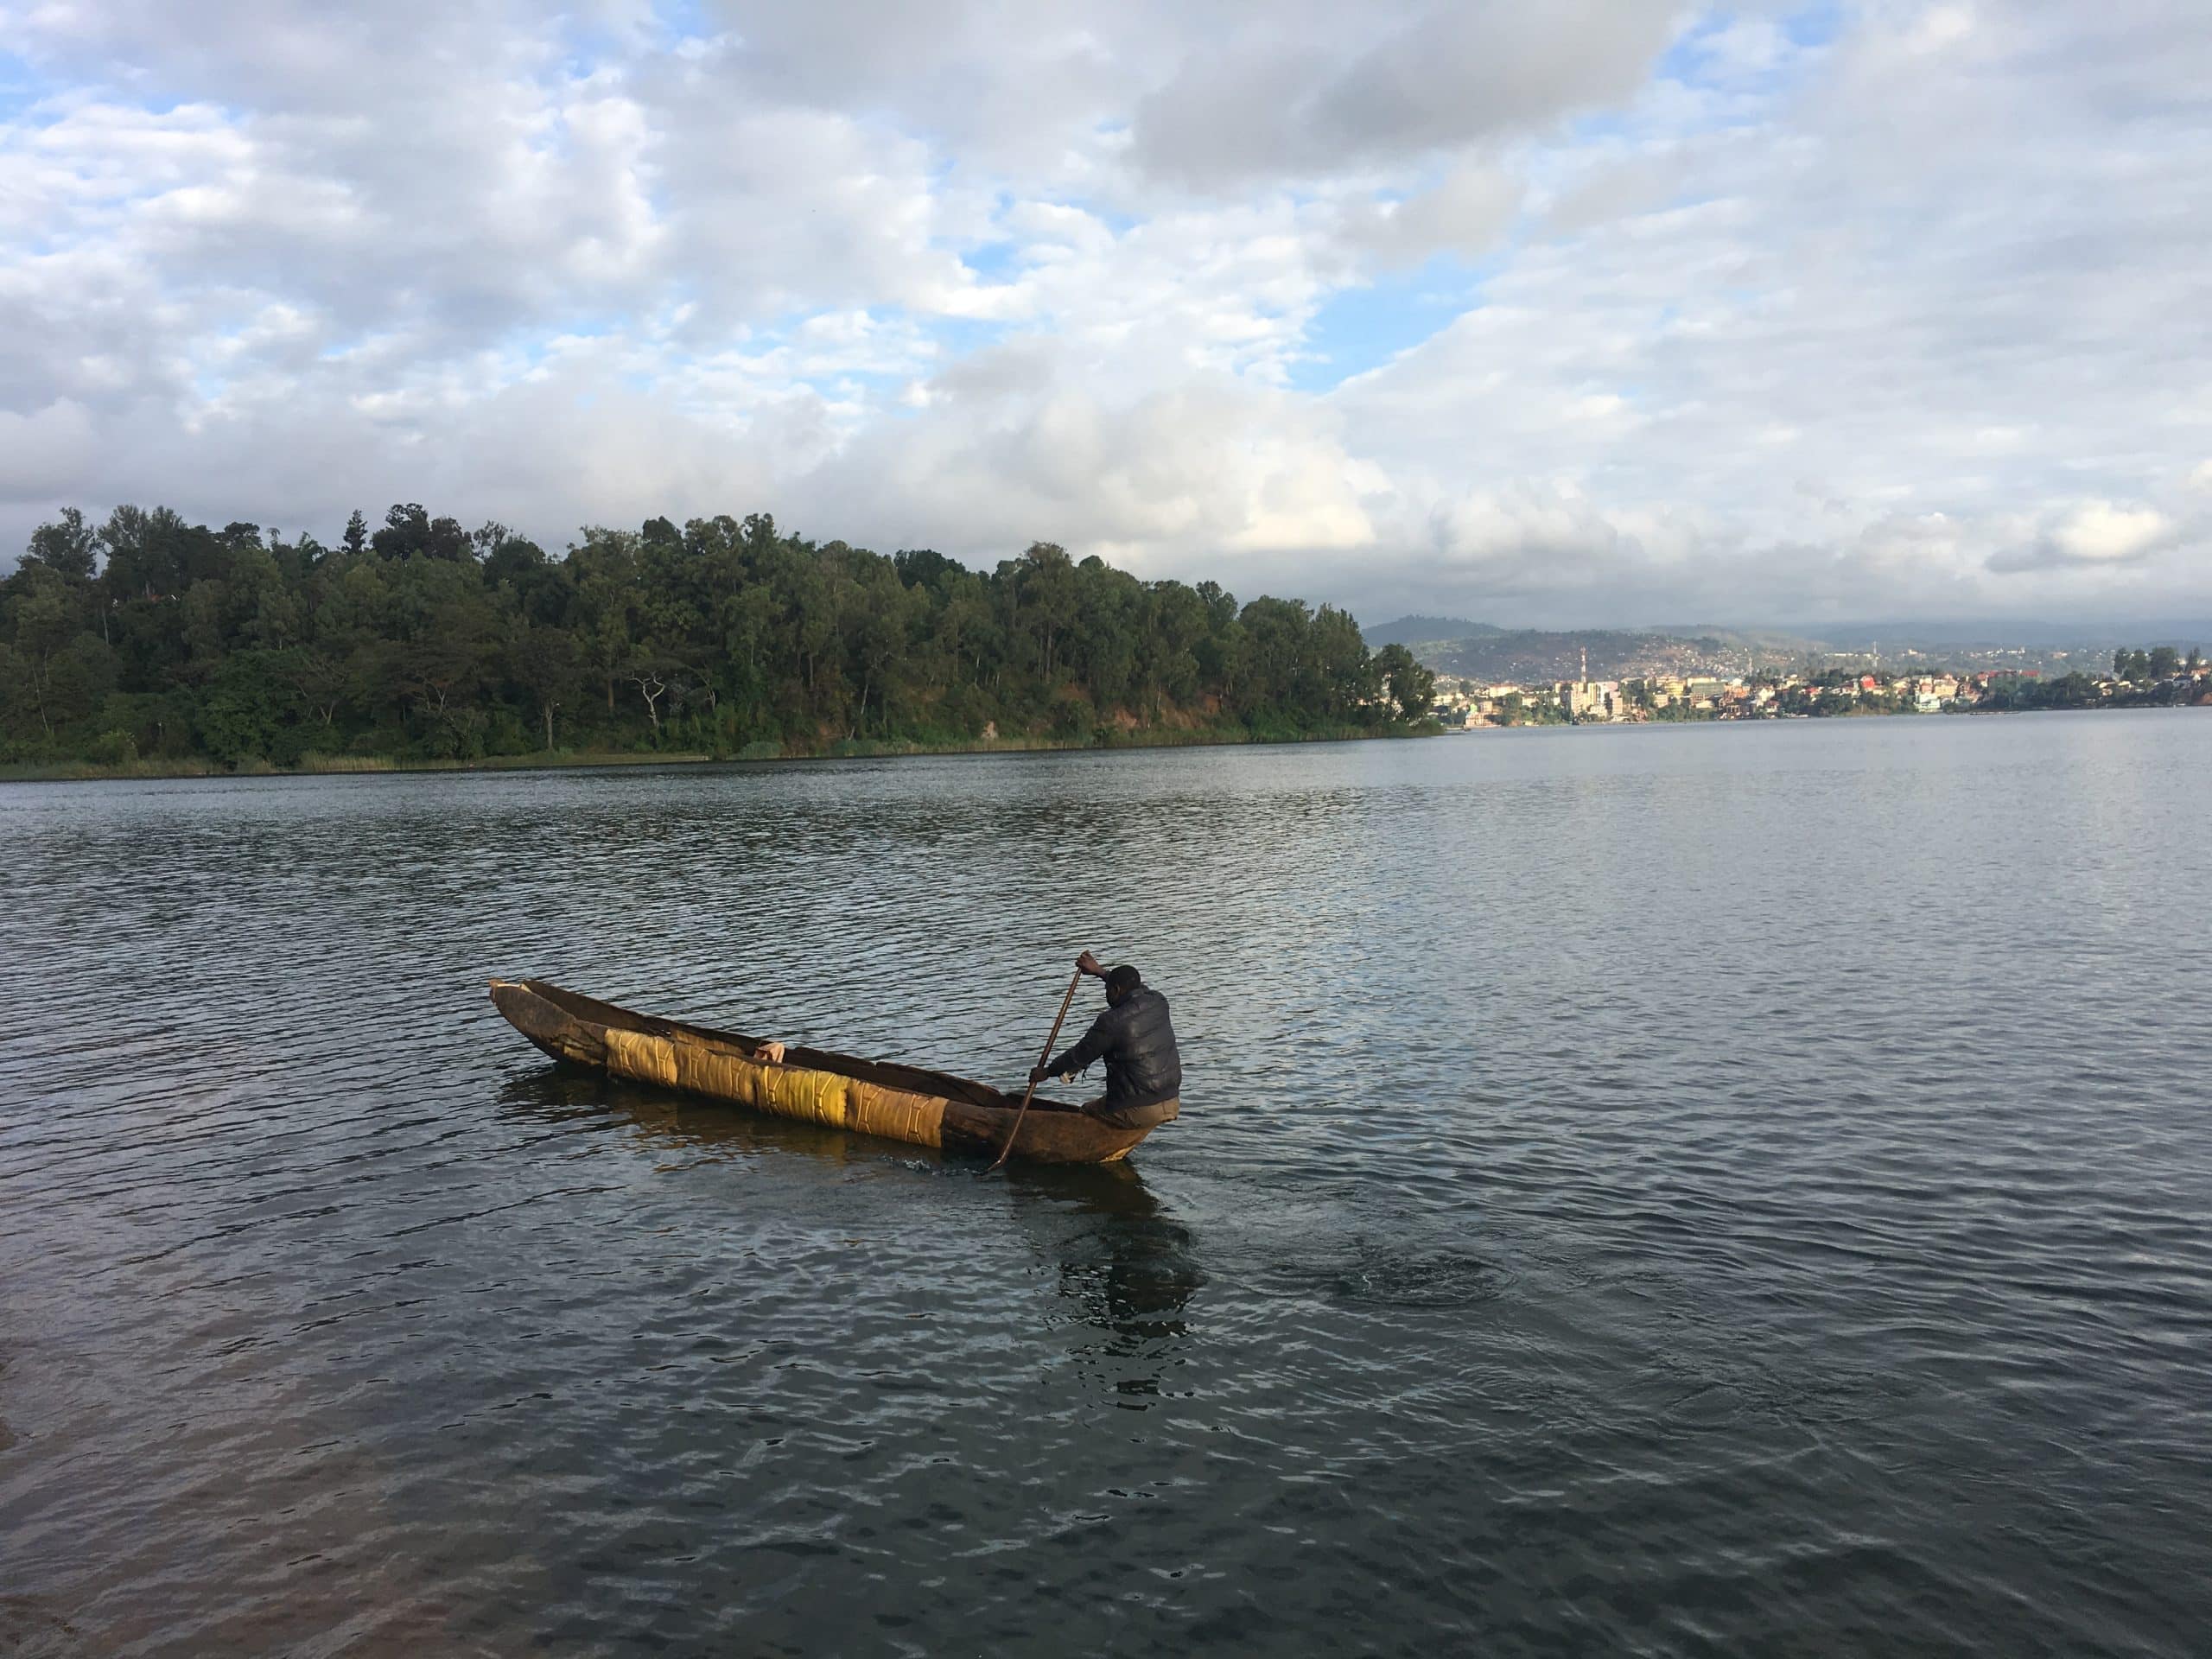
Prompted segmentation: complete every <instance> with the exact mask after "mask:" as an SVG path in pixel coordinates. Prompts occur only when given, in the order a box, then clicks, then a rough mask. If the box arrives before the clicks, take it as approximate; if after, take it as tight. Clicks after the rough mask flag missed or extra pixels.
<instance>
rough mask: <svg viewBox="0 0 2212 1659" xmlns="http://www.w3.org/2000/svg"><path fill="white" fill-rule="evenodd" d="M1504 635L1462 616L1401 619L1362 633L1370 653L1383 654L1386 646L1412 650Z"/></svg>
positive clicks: (1499, 630)
mask: <svg viewBox="0 0 2212 1659" xmlns="http://www.w3.org/2000/svg"><path fill="white" fill-rule="evenodd" d="M1503 632H1505V630H1504V629H1503V628H1498V627H1493V626H1491V624H1489V623H1487V622H1470V621H1468V620H1466V619H1465V617H1459V616H1402V617H1400V618H1399V619H1398V620H1396V621H1395V622H1385V623H1383V625H1382V626H1379V627H1372V628H1368V627H1363V628H1362V629H1360V633H1361V634H1362V635H1363V637H1364V638H1365V639H1366V640H1367V648H1368V649H1369V650H1370V651H1380V650H1382V649H1383V646H1385V645H1404V646H1405V647H1407V648H1408V650H1411V649H1412V648H1413V647H1414V646H1415V645H1444V644H1456V643H1458V642H1459V640H1462V639H1475V638H1477V637H1478V636H1479V635H1482V634H1486V633H1503Z"/></svg>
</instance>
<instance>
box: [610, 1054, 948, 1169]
mask: <svg viewBox="0 0 2212 1659" xmlns="http://www.w3.org/2000/svg"><path fill="white" fill-rule="evenodd" d="M606 1040H607V1070H608V1071H610V1072H612V1073H613V1075H614V1076H616V1077H631V1078H634V1079H635V1080H636V1081H638V1082H639V1083H650V1084H658V1085H659V1086H660V1087H661V1088H664V1089H681V1090H685V1091H687V1092H689V1093H690V1094H695V1095H705V1096H709V1098H711V1099H715V1100H726V1101H729V1102H732V1103H734V1104H736V1105H740V1106H750V1107H752V1108H753V1109H754V1110H755V1111H761V1112H769V1113H772V1114H773V1115H774V1116H778V1117H789V1118H795V1119H797V1120H798V1122H802V1123H819V1124H821V1125H823V1127H824V1128H832V1129H855V1130H857V1131H859V1132H860V1133H861V1134H863V1135H882V1136H883V1137H884V1138H885V1139H887V1140H891V1141H906V1142H908V1143H909V1144H910V1145H913V1146H919V1147H941V1146H943V1145H944V1101H942V1100H939V1099H937V1098H935V1097H933V1096H928V1095H918V1094H912V1093H909V1092H908V1091H907V1090H903V1089H888V1088H885V1087H884V1086H883V1085H881V1084H874V1083H862V1082H861V1081H860V1080H859V1079H857V1078H855V1077H839V1076H838V1075H837V1074H836V1072H834V1071H811V1070H810V1069H808V1068H806V1067H804V1066H796V1065H772V1064H770V1063H767V1062H764V1061H760V1060H756V1059H753V1058H751V1057H750V1056H748V1055H747V1054H744V1053H741V1052H738V1051H736V1050H734V1049H728V1048H723V1047H721V1046H719V1045H714V1044H709V1043H704V1042H700V1041H696V1040H688V1039H671V1038H667V1037H658V1036H655V1035H653V1034H652V1033H649V1032H642V1031H623V1030H620V1029H617V1028H613V1027H609V1029H608V1030H607V1039H606Z"/></svg>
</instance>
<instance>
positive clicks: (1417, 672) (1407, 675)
mask: <svg viewBox="0 0 2212 1659" xmlns="http://www.w3.org/2000/svg"><path fill="white" fill-rule="evenodd" d="M1375 664H1376V667H1377V668H1378V669H1380V670H1381V671H1382V674H1383V683H1384V684H1385V685H1386V686H1388V687H1389V693H1390V701H1391V702H1394V703H1395V704H1396V705H1397V708H1398V712H1399V714H1400V715H1401V716H1402V718H1404V719H1407V720H1426V719H1427V717H1428V709H1429V702H1430V701H1431V699H1433V697H1434V696H1435V694H1436V674H1435V671H1433V669H1429V668H1427V667H1424V666H1423V665H1422V664H1421V663H1420V662H1419V661H1417V660H1416V659H1415V658H1414V654H1413V652H1409V651H1408V650H1407V649H1406V648H1405V647H1404V646H1403V645H1385V646H1383V649H1382V650H1381V651H1379V652H1376V654H1375Z"/></svg>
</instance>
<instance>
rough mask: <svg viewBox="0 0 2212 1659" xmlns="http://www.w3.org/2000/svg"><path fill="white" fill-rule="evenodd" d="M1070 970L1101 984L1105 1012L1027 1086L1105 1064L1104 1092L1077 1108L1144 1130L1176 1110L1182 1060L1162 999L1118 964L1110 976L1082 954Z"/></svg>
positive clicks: (1032, 1076)
mask: <svg viewBox="0 0 2212 1659" xmlns="http://www.w3.org/2000/svg"><path fill="white" fill-rule="evenodd" d="M1075 965H1076V967H1077V969H1079V970H1080V971H1082V972H1084V973H1086V974H1089V975H1090V976H1091V977H1092V978H1094V979H1103V980H1104V981H1105V982H1106V1011H1105V1012H1104V1013H1103V1014H1100V1015H1099V1016H1098V1018H1097V1019H1096V1020H1092V1021H1091V1025H1090V1030H1089V1031H1087V1032H1085V1033H1084V1035H1083V1040H1082V1041H1081V1042H1079V1043H1077V1044H1076V1046H1074V1047H1072V1048H1071V1049H1069V1050H1067V1051H1066V1052H1065V1053H1062V1054H1058V1055H1056V1056H1054V1057H1053V1058H1052V1059H1049V1060H1047V1061H1046V1062H1045V1064H1044V1065H1040V1066H1039V1067H1038V1068H1037V1069H1036V1070H1035V1071H1033V1072H1031V1073H1030V1074H1029V1080H1030V1081H1031V1082H1032V1083H1042V1082H1043V1081H1044V1080H1045V1079H1046V1077H1072V1076H1074V1075H1075V1074H1076V1073H1077V1072H1078V1071H1084V1070H1085V1069H1086V1068H1087V1067H1089V1066H1090V1064H1091V1062H1093V1061H1094V1060H1103V1061H1105V1062H1106V1092H1105V1093H1104V1094H1103V1095H1101V1096H1099V1097H1098V1098H1097V1099H1096V1100H1090V1101H1085V1102H1084V1106H1083V1109H1084V1111H1086V1112H1089V1113H1090V1114H1091V1116H1094V1117H1098V1118H1103V1119H1104V1120H1105V1121H1106V1122H1109V1123H1111V1124H1114V1125H1115V1126H1116V1127H1117V1128H1124V1129H1141V1128H1151V1127H1152V1126H1153V1125H1154V1124H1157V1123H1165V1122H1168V1121H1169V1120H1171V1119H1172V1118H1173V1117H1174V1116H1176V1114H1177V1113H1179V1111H1181V1110H1182V1103H1181V1102H1180V1101H1179V1099H1178V1096H1179V1095H1180V1094H1181V1093H1182V1091H1183V1057H1182V1054H1181V1053H1180V1052H1179V1051H1178V1050H1177V1048H1176V1046H1175V1027H1173V1026H1171V1025H1170V1024H1168V1023H1167V999H1166V997H1164V996H1162V995H1160V993H1159V992H1158V991H1155V990H1154V989H1153V988H1152V987H1150V986H1149V985H1147V984H1146V983H1145V982H1144V977H1143V976H1142V975H1141V974H1139V973H1138V972H1137V970H1136V969H1134V968H1132V967H1130V966H1129V965H1128V963H1123V964H1122V966H1121V967H1119V968H1116V969H1112V970H1111V971H1109V970H1108V969H1105V968H1103V967H1102V966H1100V965H1099V962H1098V958H1097V957H1094V956H1092V955H1091V954H1090V951H1088V950H1086V951H1084V953H1083V954H1082V955H1081V956H1080V957H1077V958H1076V963H1075Z"/></svg>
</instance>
